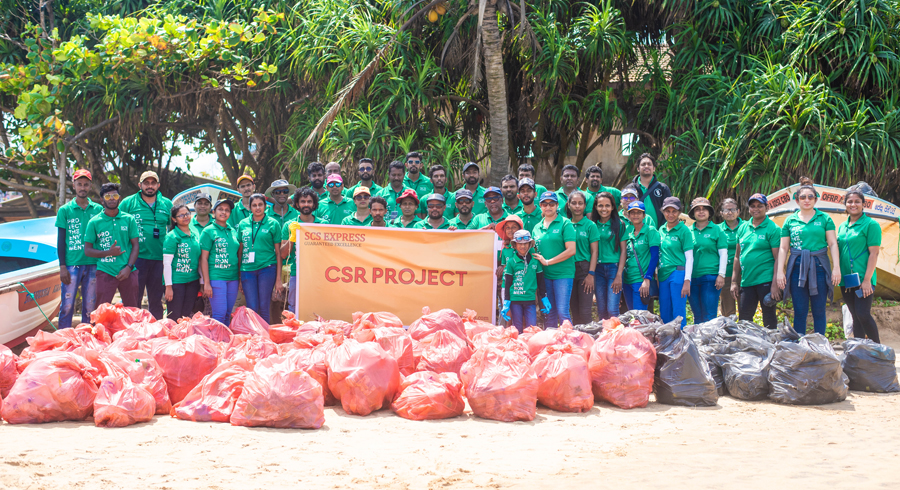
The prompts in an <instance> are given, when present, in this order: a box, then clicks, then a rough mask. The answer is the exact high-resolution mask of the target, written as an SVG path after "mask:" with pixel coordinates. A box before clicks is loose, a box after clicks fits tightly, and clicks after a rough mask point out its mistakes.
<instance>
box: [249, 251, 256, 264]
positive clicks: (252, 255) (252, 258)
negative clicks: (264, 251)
mask: <svg viewBox="0 0 900 490" xmlns="http://www.w3.org/2000/svg"><path fill="white" fill-rule="evenodd" d="M255 260H256V252H250V253H248V254H247V263H248V264H252V263H253V262H254V261H255Z"/></svg>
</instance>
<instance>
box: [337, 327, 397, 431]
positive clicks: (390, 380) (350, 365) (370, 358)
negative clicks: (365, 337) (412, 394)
mask: <svg viewBox="0 0 900 490" xmlns="http://www.w3.org/2000/svg"><path fill="white" fill-rule="evenodd" d="M334 343H335V348H334V349H332V350H330V351H328V352H327V353H326V357H325V359H326V362H327V365H328V387H329V388H330V389H331V392H332V393H333V394H334V396H335V398H337V399H338V400H339V401H340V402H341V407H342V408H343V409H344V411H345V412H347V413H349V414H353V415H363V416H365V415H369V414H370V413H372V412H374V411H375V410H380V409H382V408H387V407H388V406H390V404H391V401H392V400H393V399H394V395H396V394H397V388H398V387H399V386H400V370H399V368H398V367H397V360H396V359H394V358H393V357H391V356H390V354H388V353H387V352H385V351H384V349H382V348H381V346H380V345H378V344H376V343H374V342H362V343H360V342H357V341H355V340H353V339H344V338H343V337H342V336H338V335H336V336H335V339H334Z"/></svg>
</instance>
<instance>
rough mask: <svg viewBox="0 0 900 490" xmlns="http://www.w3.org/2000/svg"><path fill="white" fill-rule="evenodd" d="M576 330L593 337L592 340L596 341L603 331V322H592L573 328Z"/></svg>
mask: <svg viewBox="0 0 900 490" xmlns="http://www.w3.org/2000/svg"><path fill="white" fill-rule="evenodd" d="M572 328H573V329H574V330H577V331H579V332H584V333H586V334H588V335H590V336H591V338H594V339H596V338H597V336H598V335H600V332H602V331H603V322H591V323H587V324H584V325H575V326H574V327H572Z"/></svg>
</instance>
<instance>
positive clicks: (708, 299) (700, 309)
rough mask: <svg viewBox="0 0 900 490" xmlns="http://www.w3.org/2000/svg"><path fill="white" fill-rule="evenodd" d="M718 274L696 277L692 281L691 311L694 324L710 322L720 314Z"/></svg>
mask: <svg viewBox="0 0 900 490" xmlns="http://www.w3.org/2000/svg"><path fill="white" fill-rule="evenodd" d="M717 277H719V276H718V275H716V274H708V275H705V276H700V277H695V278H694V279H692V280H691V297H690V299H691V311H693V312H694V323H703V322H708V321H710V320H712V319H714V318H715V317H716V316H717V315H718V313H719V294H720V292H719V290H718V289H716V278H717Z"/></svg>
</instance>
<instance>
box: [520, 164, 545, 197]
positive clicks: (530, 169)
mask: <svg viewBox="0 0 900 490" xmlns="http://www.w3.org/2000/svg"><path fill="white" fill-rule="evenodd" d="M516 176H517V177H519V186H520V187H521V186H522V179H531V181H532V182H535V180H534V178H535V173H534V166H533V165H532V164H530V163H523V164H521V165H519V168H518V169H516ZM545 192H547V188H546V187H544V186H542V185H541V184H535V186H534V195H535V199H537V198H538V197H540V196H543V195H544V193H545ZM520 199H521V198H520Z"/></svg>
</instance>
